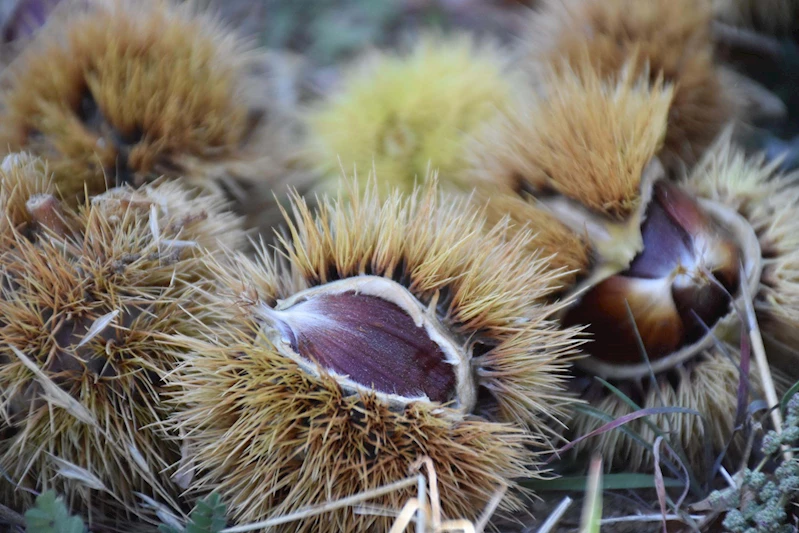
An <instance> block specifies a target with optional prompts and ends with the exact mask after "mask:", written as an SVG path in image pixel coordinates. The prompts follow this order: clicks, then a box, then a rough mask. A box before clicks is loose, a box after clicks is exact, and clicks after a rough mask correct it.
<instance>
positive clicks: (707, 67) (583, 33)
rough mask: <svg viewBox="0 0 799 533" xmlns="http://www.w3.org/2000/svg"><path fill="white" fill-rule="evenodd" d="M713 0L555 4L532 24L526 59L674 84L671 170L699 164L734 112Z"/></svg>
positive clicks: (667, 148) (665, 156) (667, 153)
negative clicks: (716, 54)
mask: <svg viewBox="0 0 799 533" xmlns="http://www.w3.org/2000/svg"><path fill="white" fill-rule="evenodd" d="M710 22H711V9H710V2H709V1H707V0H676V1H675V0H647V1H643V2H642V1H639V0H566V1H562V0H549V1H546V2H544V4H543V7H542V8H541V10H540V11H539V12H536V13H534V15H533V16H532V17H531V18H530V28H529V30H528V34H529V35H530V44H529V47H528V49H527V50H528V52H527V56H528V59H529V61H530V62H531V67H532V68H533V69H537V68H539V67H540V66H541V65H543V66H545V67H549V66H554V67H555V68H558V69H562V68H567V69H568V68H570V67H571V68H575V67H577V66H580V65H585V64H589V65H591V66H592V67H593V68H594V69H596V70H597V72H599V74H600V76H602V77H614V76H616V75H618V73H619V72H620V71H621V69H622V68H623V67H625V66H626V65H628V64H630V63H632V65H633V67H632V68H633V70H634V72H635V73H636V74H637V75H638V74H645V75H649V76H651V80H653V81H654V80H656V79H658V78H662V79H664V80H665V81H666V82H668V83H671V84H673V85H674V99H673V100H672V102H671V108H670V110H669V123H668V129H667V132H666V139H665V142H664V144H663V147H662V149H661V150H660V153H659V154H658V157H659V158H660V159H661V160H662V161H663V163H664V165H665V166H666V167H667V168H675V167H679V166H681V165H682V164H687V165H693V164H694V163H695V162H696V160H697V159H698V158H699V157H700V156H701V155H702V153H703V152H704V150H705V149H706V148H707V147H708V146H709V145H710V144H711V143H712V141H713V140H714V139H715V137H716V136H717V135H718V133H719V132H720V131H721V129H722V127H723V126H724V124H725V123H726V122H727V121H728V120H729V119H730V118H731V117H732V116H733V114H734V112H735V107H734V102H733V101H732V99H731V96H730V95H729V94H727V92H726V91H725V87H724V85H723V84H722V80H721V78H720V77H719V71H718V69H717V68H716V66H715V65H714V60H713V43H712V40H711V36H710Z"/></svg>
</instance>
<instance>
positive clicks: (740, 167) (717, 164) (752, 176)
mask: <svg viewBox="0 0 799 533" xmlns="http://www.w3.org/2000/svg"><path fill="white" fill-rule="evenodd" d="M778 167H779V162H778V161H777V162H772V163H766V162H765V161H764V158H763V156H755V157H746V155H745V154H744V153H743V151H742V150H740V149H738V148H735V147H734V145H733V143H732V130H727V132H725V135H723V136H722V137H720V139H719V140H718V142H717V144H716V146H715V147H714V149H713V150H712V151H711V152H709V153H708V155H707V156H706V157H705V158H704V160H703V161H702V163H701V164H700V165H698V166H697V168H696V169H695V171H694V172H693V173H692V175H691V176H689V177H688V179H687V180H686V186H687V187H688V188H689V189H691V190H692V191H694V192H695V193H697V194H698V195H701V196H703V197H706V198H711V199H714V200H717V201H718V202H720V203H723V204H725V205H728V206H730V207H732V208H734V209H736V210H737V211H738V212H739V213H740V214H741V215H743V216H744V217H745V218H746V219H747V220H748V221H749V222H750V224H751V225H752V227H753V228H754V230H755V233H756V234H757V237H758V240H759V241H760V247H761V250H762V254H763V272H762V275H761V279H760V285H759V287H758V289H757V291H756V293H755V294H754V298H755V301H754V307H755V312H756V314H757V317H758V320H759V323H760V327H761V329H762V332H763V336H764V339H765V340H766V341H767V342H768V343H769V344H770V346H769V348H770V350H769V356H770V358H771V359H772V360H773V362H774V363H775V364H778V365H779V366H780V367H781V368H783V369H784V370H785V371H786V372H788V373H789V374H790V375H796V373H797V372H796V364H795V361H796V358H797V351H796V348H795V347H796V345H797V342H799V335H798V334H797V332H796V325H797V324H799V285H797V284H799V274H797V272H799V219H797V216H796V206H797V205H799V186H798V185H797V176H796V175H794V174H791V175H781V174H780V173H779V171H778Z"/></svg>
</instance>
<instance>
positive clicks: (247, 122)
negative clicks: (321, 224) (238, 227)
mask: <svg viewBox="0 0 799 533" xmlns="http://www.w3.org/2000/svg"><path fill="white" fill-rule="evenodd" d="M73 4H74V6H73V8H72V9H71V10H70V11H69V12H68V13H67V14H66V15H64V16H62V17H57V18H55V19H54V20H53V21H51V23H50V24H48V25H47V26H46V27H45V28H44V30H43V31H41V32H39V34H38V36H37V38H36V39H35V40H34V41H33V42H32V43H31V44H30V46H29V47H28V48H27V49H26V50H25V52H24V53H23V54H22V55H21V56H20V57H19V58H18V59H17V60H16V61H14V63H13V64H12V65H11V66H10V67H9V73H8V79H7V80H6V81H7V83H6V87H5V89H4V91H3V93H2V103H3V112H2V127H1V128H0V145H1V146H3V147H6V146H8V147H10V149H11V150H19V149H25V150H30V151H32V152H34V153H35V154H37V155H40V156H43V157H45V158H47V159H48V161H49V164H50V168H51V170H52V171H53V172H54V175H55V180H54V181H55V185H56V187H57V189H58V191H59V193H60V194H61V196H62V197H63V198H65V199H66V200H67V201H69V202H70V203H73V204H74V203H80V202H81V201H82V198H83V193H84V188H85V189H86V190H87V191H88V193H89V195H93V194H98V193H101V192H103V191H104V190H106V188H107V187H113V186H114V185H116V184H118V183H131V184H134V185H136V186H138V185H141V184H142V183H144V182H147V181H151V180H152V179H154V178H156V177H158V176H161V175H167V176H170V177H183V179H186V180H189V182H190V185H191V186H201V187H203V188H210V189H214V190H217V189H220V188H221V189H223V190H225V191H226V192H227V193H228V194H230V195H232V196H233V197H234V199H235V200H236V201H237V204H236V205H235V207H237V209H238V210H239V211H241V212H243V213H245V214H247V215H249V216H250V219H251V220H249V221H248V225H252V226H254V225H257V223H258V218H259V217H260V216H267V215H268V213H266V214H265V212H266V211H268V207H269V206H273V197H272V192H271V188H272V187H279V186H281V185H282V184H283V181H282V180H283V179H284V178H286V179H288V178H287V177H288V175H289V174H290V173H289V172H288V170H287V166H288V165H289V160H290V159H291V155H290V154H291V153H292V150H291V146H290V145H289V144H287V142H288V140H289V139H287V138H285V137H286V133H285V131H286V130H284V128H282V127H281V126H282V119H281V118H279V117H280V113H276V112H273V111H275V110H273V109H270V108H269V102H268V98H266V97H265V95H267V94H269V81H268V80H266V79H264V76H263V73H262V72H260V71H259V69H262V67H263V64H262V63H263V60H264V58H263V57H262V56H261V55H260V53H257V52H256V51H254V50H252V49H251V48H250V47H249V46H248V45H247V44H246V43H244V41H242V40H240V39H238V38H237V37H236V36H235V35H234V34H231V33H230V32H229V31H227V30H226V29H224V28H223V27H222V25H221V23H220V22H218V21H217V20H215V19H214V18H212V17H210V16H208V15H206V14H203V13H200V12H199V11H198V10H196V9H195V8H194V7H193V5H192V3H191V2H187V3H183V4H182V5H173V4H172V3H169V2H166V1H163V0H146V1H141V2H134V3H130V2H123V1H122V0H90V1H86V0H83V1H82V2H81V1H80V0H75V1H74V2H73ZM254 86H257V89H256V88H255V87H254ZM298 185H299V184H298Z"/></svg>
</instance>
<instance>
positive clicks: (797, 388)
mask: <svg viewBox="0 0 799 533" xmlns="http://www.w3.org/2000/svg"><path fill="white" fill-rule="evenodd" d="M797 392H799V381H797V382H796V383H794V384H793V385H792V386H791V388H790V389H788V392H786V393H785V394H784V395H783V397H782V401H781V402H780V411H782V413H783V414H785V410H786V409H787V408H788V402H790V401H791V398H793V395H794V394H796V393H797Z"/></svg>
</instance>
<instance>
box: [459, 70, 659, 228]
mask: <svg viewBox="0 0 799 533" xmlns="http://www.w3.org/2000/svg"><path fill="white" fill-rule="evenodd" d="M671 101H672V88H671V87H669V86H664V85H663V84H661V83H659V82H656V83H653V84H650V83H649V81H648V80H646V79H641V78H638V77H637V75H635V73H634V72H633V70H631V69H625V70H624V73H623V74H622V75H621V76H620V77H619V79H618V80H615V81H608V80H605V79H603V78H602V77H601V76H600V75H599V74H598V73H596V71H594V70H593V69H590V68H585V67H581V68H580V70H565V71H564V72H562V73H561V74H560V75H551V74H550V75H549V76H548V83H547V84H546V87H545V94H544V95H543V96H538V97H534V98H533V99H531V100H529V101H526V102H519V104H518V105H517V107H515V108H514V109H512V110H511V111H509V112H508V113H506V114H505V115H504V116H503V117H502V119H501V120H499V121H497V123H496V124H495V125H494V126H493V127H492V128H489V129H487V130H486V132H485V134H484V135H483V136H482V137H481V138H479V139H478V141H477V143H476V144H475V146H474V147H473V150H472V155H473V159H474V165H473V166H474V169H473V171H472V172H473V176H474V178H475V179H476V180H477V181H479V182H481V183H483V184H485V185H487V186H493V187H494V188H496V187H497V185H499V186H500V187H501V188H504V189H505V190H506V191H508V192H513V191H515V192H524V191H529V192H531V193H533V194H538V193H547V192H550V191H551V192H556V193H559V194H562V195H564V196H566V197H568V198H571V199H574V200H577V201H578V202H580V203H581V204H583V205H584V206H585V207H587V208H589V209H591V210H594V211H597V212H599V213H602V214H605V215H608V216H610V217H613V218H618V219H623V218H624V217H626V216H628V215H629V214H630V213H631V212H633V211H635V210H636V208H637V207H638V205H639V204H640V184H641V175H642V172H643V170H644V168H645V166H646V165H647V164H648V163H649V161H650V160H651V159H652V157H653V156H654V155H655V153H656V152H657V150H658V148H659V147H660V146H661V143H662V142H663V136H664V134H665V131H666V117H667V114H668V112H669V105H670V103H671Z"/></svg>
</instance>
